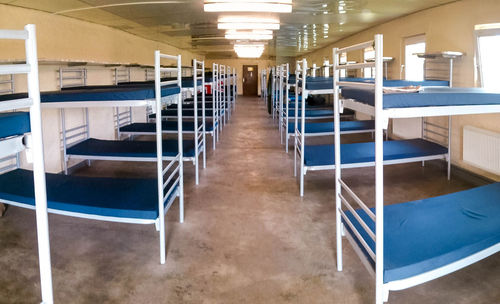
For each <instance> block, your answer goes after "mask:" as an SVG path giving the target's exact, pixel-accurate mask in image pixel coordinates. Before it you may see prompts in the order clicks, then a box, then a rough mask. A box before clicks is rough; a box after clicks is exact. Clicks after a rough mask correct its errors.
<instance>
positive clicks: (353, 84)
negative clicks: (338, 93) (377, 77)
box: [337, 81, 375, 88]
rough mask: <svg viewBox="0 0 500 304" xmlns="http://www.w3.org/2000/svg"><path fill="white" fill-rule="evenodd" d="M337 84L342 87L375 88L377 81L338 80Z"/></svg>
mask: <svg viewBox="0 0 500 304" xmlns="http://www.w3.org/2000/svg"><path fill="white" fill-rule="evenodd" d="M337 85H339V86H341V87H353V88H359V87H362V88H374V87H375V83H371V82H356V81H338V82H337Z"/></svg>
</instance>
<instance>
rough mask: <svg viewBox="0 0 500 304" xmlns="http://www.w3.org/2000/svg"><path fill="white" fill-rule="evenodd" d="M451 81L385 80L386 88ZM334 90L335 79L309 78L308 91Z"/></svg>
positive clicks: (369, 80) (424, 85)
mask: <svg viewBox="0 0 500 304" xmlns="http://www.w3.org/2000/svg"><path fill="white" fill-rule="evenodd" d="M341 80H342V81H357V82H374V81H375V80H374V79H370V78H342V79H341ZM449 84H450V82H449V81H442V80H424V81H410V80H388V79H385V80H384V84H383V86H384V87H407V86H423V87H426V86H449ZM332 88H333V77H307V81H306V89H308V90H327V89H332Z"/></svg>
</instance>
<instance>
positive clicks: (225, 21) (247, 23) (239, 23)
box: [218, 17, 280, 30]
mask: <svg viewBox="0 0 500 304" xmlns="http://www.w3.org/2000/svg"><path fill="white" fill-rule="evenodd" d="M279 28H280V22H279V20H278V19H272V18H259V17H222V18H219V24H218V29H220V30H252V29H264V30H279Z"/></svg>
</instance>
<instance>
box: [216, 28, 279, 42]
mask: <svg viewBox="0 0 500 304" xmlns="http://www.w3.org/2000/svg"><path fill="white" fill-rule="evenodd" d="M225 37H226V39H232V40H271V39H273V32H272V31H269V30H253V31H235V30H229V31H226V35H225Z"/></svg>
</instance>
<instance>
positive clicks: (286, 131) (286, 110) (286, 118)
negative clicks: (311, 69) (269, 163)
mask: <svg viewBox="0 0 500 304" xmlns="http://www.w3.org/2000/svg"><path fill="white" fill-rule="evenodd" d="M285 75H286V84H285V86H286V93H285V100H286V107H285V121H284V122H282V123H283V128H285V142H286V143H285V151H286V153H288V111H289V110H290V84H289V83H288V82H289V80H290V64H289V63H287V64H286V70H285Z"/></svg>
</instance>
